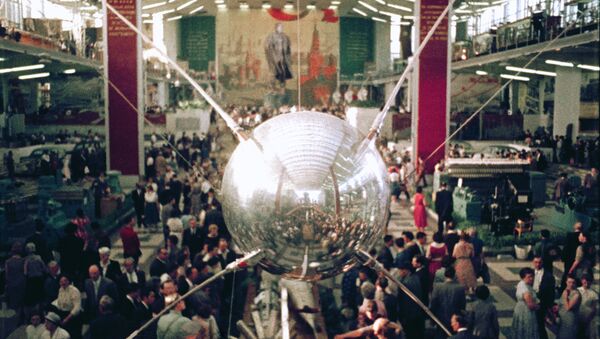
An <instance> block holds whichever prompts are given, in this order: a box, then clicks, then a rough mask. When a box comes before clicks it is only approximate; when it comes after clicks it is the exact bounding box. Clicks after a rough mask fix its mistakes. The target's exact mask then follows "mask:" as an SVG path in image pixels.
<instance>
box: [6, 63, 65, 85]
mask: <svg viewBox="0 0 600 339" xmlns="http://www.w3.org/2000/svg"><path fill="white" fill-rule="evenodd" d="M0 59H2V60H0V61H4V60H6V59H4V58H0ZM44 67H46V65H44V64H35V65H28V66H19V67H10V68H0V74H6V73H15V72H26V71H33V70H37V69H42V68H44ZM75 72H76V70H75V69H74V68H68V69H65V70H64V71H63V73H64V74H75ZM48 76H50V72H42V73H32V74H25V75H19V76H18V79H19V80H29V79H38V78H45V77H48Z"/></svg>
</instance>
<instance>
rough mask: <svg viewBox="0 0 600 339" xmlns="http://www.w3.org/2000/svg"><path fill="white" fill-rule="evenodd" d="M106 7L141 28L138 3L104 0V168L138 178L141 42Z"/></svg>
mask: <svg viewBox="0 0 600 339" xmlns="http://www.w3.org/2000/svg"><path fill="white" fill-rule="evenodd" d="M106 3H108V4H110V5H112V6H113V7H114V8H115V9H116V10H117V11H119V13H121V14H122V15H123V16H124V17H125V18H127V20H129V21H130V22H132V23H133V24H135V25H136V26H137V27H138V28H141V0H103V5H104V8H105V13H107V15H105V16H104V26H103V30H104V31H103V36H104V37H105V39H104V76H105V79H107V80H106V81H105V93H106V95H105V98H106V100H105V104H104V105H105V112H106V113H105V117H106V129H107V137H106V144H107V145H106V150H107V157H106V159H107V168H108V169H109V170H117V171H120V172H121V173H122V174H123V175H125V176H138V175H140V174H142V173H143V168H144V156H143V153H144V147H143V145H144V144H143V127H144V125H143V121H144V120H143V116H142V114H144V89H143V87H144V82H143V78H142V65H143V62H142V40H141V37H140V36H138V35H137V34H136V33H135V32H134V31H133V30H131V29H130V28H129V27H127V26H126V24H125V23H124V22H123V21H121V20H120V19H119V18H118V17H117V16H116V15H115V14H113V13H112V12H110V11H109V10H108V8H106ZM138 112H139V113H138Z"/></svg>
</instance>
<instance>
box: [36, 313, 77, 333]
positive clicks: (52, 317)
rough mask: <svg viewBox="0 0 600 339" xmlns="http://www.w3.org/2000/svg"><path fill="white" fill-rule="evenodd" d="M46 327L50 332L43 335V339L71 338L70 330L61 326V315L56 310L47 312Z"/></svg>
mask: <svg viewBox="0 0 600 339" xmlns="http://www.w3.org/2000/svg"><path fill="white" fill-rule="evenodd" d="M45 325H46V329H47V330H48V332H46V333H44V334H43V335H42V338H43V339H70V338H71V336H69V332H67V331H65V330H64V329H63V328H61V327H60V326H59V325H60V317H59V316H58V314H56V313H54V312H49V313H48V314H46V322H45Z"/></svg>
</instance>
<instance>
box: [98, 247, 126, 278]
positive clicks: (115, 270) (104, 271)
mask: <svg viewBox="0 0 600 339" xmlns="http://www.w3.org/2000/svg"><path fill="white" fill-rule="evenodd" d="M98 256H99V257H100V261H99V262H98V268H99V269H100V275H102V277H104V278H108V279H110V280H112V281H119V278H120V277H121V265H119V263H118V262H117V261H115V260H112V259H110V248H108V247H100V248H99V249H98Z"/></svg>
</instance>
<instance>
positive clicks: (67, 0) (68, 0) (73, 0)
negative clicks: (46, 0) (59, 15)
mask: <svg viewBox="0 0 600 339" xmlns="http://www.w3.org/2000/svg"><path fill="white" fill-rule="evenodd" d="M78 1H79V0H60V2H78Z"/></svg>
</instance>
